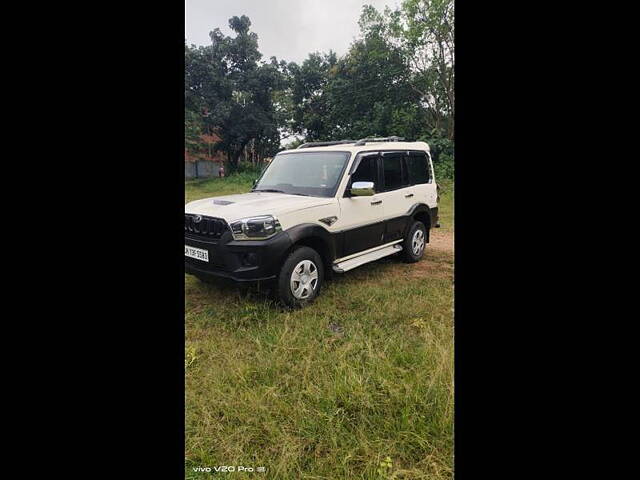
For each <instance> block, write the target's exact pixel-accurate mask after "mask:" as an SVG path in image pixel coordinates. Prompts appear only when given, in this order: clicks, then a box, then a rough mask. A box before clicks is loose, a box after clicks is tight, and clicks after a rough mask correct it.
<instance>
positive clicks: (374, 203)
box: [371, 200, 382, 205]
mask: <svg viewBox="0 0 640 480" xmlns="http://www.w3.org/2000/svg"><path fill="white" fill-rule="evenodd" d="M381 203H382V200H378V201H376V202H371V205H380V204H381Z"/></svg>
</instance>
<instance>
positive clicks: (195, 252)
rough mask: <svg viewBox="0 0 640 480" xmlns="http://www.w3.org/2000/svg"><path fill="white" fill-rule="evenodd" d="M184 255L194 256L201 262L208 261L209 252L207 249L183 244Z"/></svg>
mask: <svg viewBox="0 0 640 480" xmlns="http://www.w3.org/2000/svg"><path fill="white" fill-rule="evenodd" d="M184 256H185V257H191V258H195V259H196V260H202V261H203V262H208V261H209V252H208V251H207V250H203V249H202V248H196V247H190V246H189V245H185V246H184Z"/></svg>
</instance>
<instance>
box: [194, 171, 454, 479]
mask: <svg viewBox="0 0 640 480" xmlns="http://www.w3.org/2000/svg"><path fill="white" fill-rule="evenodd" d="M443 183H444V182H443ZM250 185H251V179H247V178H242V177H233V176H232V177H228V178H225V179H211V180H205V181H202V180H197V181H189V182H187V184H186V200H187V201H190V200H194V199H197V198H203V197H207V196H214V195H223V194H230V193H238V192H246V191H248V190H249V188H250ZM441 195H442V198H441V205H440V215H441V223H442V227H443V228H441V229H439V230H437V231H436V232H435V233H434V235H439V236H443V237H450V236H451V234H452V233H453V227H452V220H453V212H452V203H453V186H452V185H451V184H450V183H449V184H446V183H445V184H444V185H443V191H442V193H441ZM452 281H453V253H452V252H451V251H450V250H447V249H429V248H428V249H427V251H426V253H425V258H424V259H423V260H422V261H421V262H419V263H417V264H413V265H408V264H404V263H402V262H400V261H399V260H398V259H396V258H386V259H382V260H380V261H378V262H375V263H373V264H368V265H364V266H362V267H360V268H358V269H355V270H353V271H351V272H348V273H346V274H344V275H337V276H335V278H334V280H332V281H330V282H328V283H327V284H326V285H325V288H324V290H323V292H322V294H321V296H320V297H319V298H318V299H317V300H316V302H314V303H313V304H312V305H310V306H308V307H307V308H305V309H302V310H296V311H285V310H283V309H281V308H280V307H278V306H276V305H274V304H273V303H272V301H271V300H270V298H269V297H268V296H267V295H265V294H264V292H263V291H261V290H260V288H258V287H243V288H239V287H236V286H234V285H233V284H226V283H220V284H214V285H212V284H205V283H201V282H199V281H198V280H197V279H195V278H194V277H191V276H189V275H187V276H186V279H185V283H186V285H185V289H186V305H185V308H186V317H185V321H186V356H185V366H186V467H185V468H186V470H185V471H186V478H188V479H200V478H210V476H211V475H212V474H211V473H195V472H194V471H193V467H214V466H218V465H243V466H245V467H254V468H256V467H260V466H264V467H266V468H267V473H266V474H264V475H263V476H262V478H269V479H271V478H282V479H350V478H359V479H360V478H363V479H391V478H398V479H400V478H406V479H409V478H411V479H444V478H447V479H449V478H452V463H453V314H452V306H453V305H452V300H453V292H452ZM330 326H332V327H333V328H330ZM387 457H388V458H387ZM385 459H386V460H385ZM389 460H390V461H389ZM232 475H234V476H237V475H242V474H238V473H236V474H232ZM254 475H256V474H254ZM258 475H260V474H258Z"/></svg>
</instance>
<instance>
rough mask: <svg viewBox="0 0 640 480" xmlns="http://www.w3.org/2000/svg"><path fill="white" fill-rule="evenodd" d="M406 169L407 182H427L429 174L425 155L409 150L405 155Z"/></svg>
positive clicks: (413, 183)
mask: <svg viewBox="0 0 640 480" xmlns="http://www.w3.org/2000/svg"><path fill="white" fill-rule="evenodd" d="M407 171H408V173H409V184H411V185H416V184H419V183H429V180H430V177H431V176H430V167H429V160H428V159H427V155H426V154H425V153H422V152H411V153H410V154H409V155H408V156H407Z"/></svg>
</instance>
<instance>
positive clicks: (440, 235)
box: [427, 228, 453, 253]
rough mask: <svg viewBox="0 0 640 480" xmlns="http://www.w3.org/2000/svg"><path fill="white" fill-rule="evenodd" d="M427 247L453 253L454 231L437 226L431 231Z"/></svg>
mask: <svg viewBox="0 0 640 480" xmlns="http://www.w3.org/2000/svg"><path fill="white" fill-rule="evenodd" d="M427 249H428V250H438V251H444V252H451V253H453V232H445V231H442V230H440V229H437V228H434V229H432V230H431V232H430V233H429V245H428V246H427ZM428 250H427V251H428Z"/></svg>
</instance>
